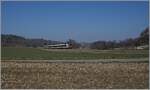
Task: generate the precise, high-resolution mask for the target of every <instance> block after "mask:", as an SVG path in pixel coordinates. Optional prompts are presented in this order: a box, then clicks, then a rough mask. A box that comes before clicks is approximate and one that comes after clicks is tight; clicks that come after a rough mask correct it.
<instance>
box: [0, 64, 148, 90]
mask: <svg viewBox="0 0 150 90" xmlns="http://www.w3.org/2000/svg"><path fill="white" fill-rule="evenodd" d="M148 71H149V69H148V63H44V62H38V63H30V62H28V63H21V62H11V61H9V62H4V61H3V62H2V71H1V72H2V77H1V78H2V88H5V89H6V88H7V89H10V88H14V89H15V88H18V89H21V88H22V89H23V88H24V89H29V88H30V89H33V88H34V89H40V88H41V89H50V88H51V89H54V88H55V89H57V88H60V89H66V88H67V89H78V88H80V89H84V88H88V89H96V88H101V89H103V88H104V89H107V88H108V89H110V88H114V89H116V88H120V89H123V88H124V89H125V88H126V89H127V88H129V89H143V88H144V89H146V88H148V85H149V84H148V80H149V75H148Z"/></svg>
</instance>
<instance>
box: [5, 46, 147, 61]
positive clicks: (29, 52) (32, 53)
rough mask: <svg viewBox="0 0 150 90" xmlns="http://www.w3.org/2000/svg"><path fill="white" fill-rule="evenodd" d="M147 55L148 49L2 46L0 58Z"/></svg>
mask: <svg viewBox="0 0 150 90" xmlns="http://www.w3.org/2000/svg"><path fill="white" fill-rule="evenodd" d="M148 56H149V54H148V50H43V49H37V48H12V47H2V60H13V59H15V60H17V59H18V60H19V59H22V60H57V59H58V60H84V59H86V60H91V59H133V58H135V59H139V58H148Z"/></svg>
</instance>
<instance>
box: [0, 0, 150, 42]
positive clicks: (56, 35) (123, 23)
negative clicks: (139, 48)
mask: <svg viewBox="0 0 150 90" xmlns="http://www.w3.org/2000/svg"><path fill="white" fill-rule="evenodd" d="M148 8H149V4H148V2H147V1H105V2H104V1H82V2H81V1H3V2H2V5H1V15H2V31H1V32H2V34H15V35H19V36H23V37H26V38H43V39H49V40H58V41H65V40H68V39H74V40H76V41H79V42H93V41H97V40H106V41H108V40H124V39H126V38H134V37H138V36H139V34H140V32H141V31H143V30H144V29H145V28H146V27H148V26H149V10H148Z"/></svg>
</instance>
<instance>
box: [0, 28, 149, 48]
mask: <svg viewBox="0 0 150 90" xmlns="http://www.w3.org/2000/svg"><path fill="white" fill-rule="evenodd" d="M1 41H2V43H1V45H2V46H11V47H42V46H44V45H48V44H59V43H68V44H70V45H71V46H72V48H91V49H100V50H101V49H114V48H135V47H138V46H143V45H149V28H146V29H145V30H143V31H142V32H141V33H140V35H139V36H138V37H136V38H127V39H125V40H122V41H95V42H91V43H86V42H84V43H78V42H76V41H75V40H72V39H69V40H68V41H66V42H61V41H52V40H45V39H27V38H24V37H21V36H17V35H11V34H2V35H1Z"/></svg>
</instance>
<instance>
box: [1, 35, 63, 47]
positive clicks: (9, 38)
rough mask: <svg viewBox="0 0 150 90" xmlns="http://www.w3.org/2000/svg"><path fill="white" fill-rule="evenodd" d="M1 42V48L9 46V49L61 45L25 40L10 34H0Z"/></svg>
mask: <svg viewBox="0 0 150 90" xmlns="http://www.w3.org/2000/svg"><path fill="white" fill-rule="evenodd" d="M1 42H2V43H1V45H2V46H11V47H41V46H44V45H46V44H58V43H63V42H60V41H52V40H44V39H26V38H24V37H21V36H17V35H12V34H2V35H1Z"/></svg>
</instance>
